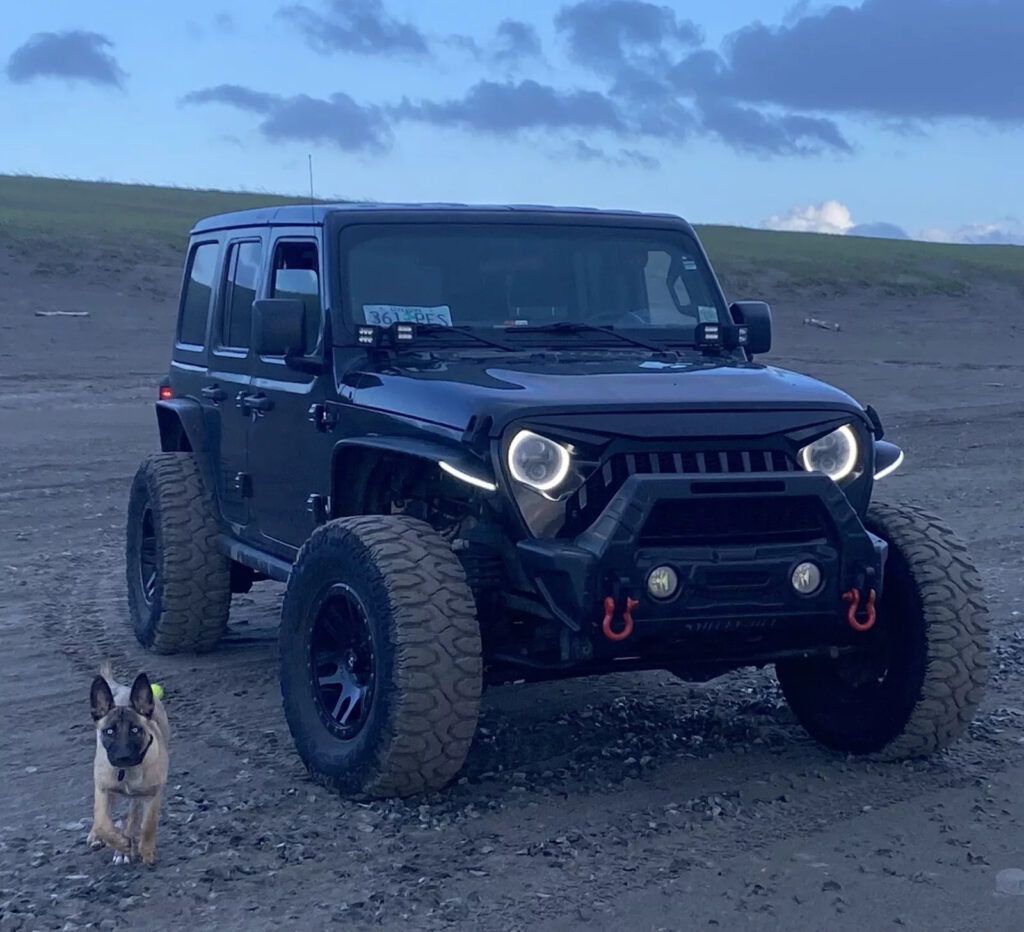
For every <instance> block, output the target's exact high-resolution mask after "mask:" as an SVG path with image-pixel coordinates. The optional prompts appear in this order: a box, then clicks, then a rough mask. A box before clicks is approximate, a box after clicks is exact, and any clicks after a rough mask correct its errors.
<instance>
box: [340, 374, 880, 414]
mask: <svg viewBox="0 0 1024 932" xmlns="http://www.w3.org/2000/svg"><path fill="white" fill-rule="evenodd" d="M346 382H347V386H346V388H345V390H344V394H345V395H346V396H347V397H348V398H349V399H350V400H351V401H353V402H355V403H356V404H358V405H360V406H365V407H367V408H371V409H375V410H377V411H385V412H396V413H397V412H400V413H401V414H402V415H403V416H404V417H410V418H414V419H417V420H420V421H425V422H431V423H434V424H438V425H443V426H445V427H449V428H453V429H456V430H464V429H465V428H466V427H467V425H468V424H469V422H470V419H471V418H472V417H473V416H474V415H477V416H484V415H489V416H490V417H492V418H493V419H494V421H495V423H496V425H497V426H499V427H500V426H501V425H502V424H503V423H507V422H508V421H509V420H512V419H513V418H520V417H535V416H550V415H559V414H586V413H593V414H601V413H608V414H610V413H619V414H630V413H632V414H637V415H639V414H643V413H645V412H662V413H663V412H666V411H679V412H684V411H690V412H693V411H701V410H703V411H709V410H712V409H714V410H719V411H726V410H733V411H735V410H750V409H755V408H761V409H764V408H768V409H774V410H790V411H815V412H818V413H821V412H823V411H829V412H833V413H835V412H843V413H853V414H856V415H858V416H860V417H863V416H864V415H863V409H862V408H861V406H860V405H859V404H857V402H856V401H854V399H853V398H851V397H850V396H849V395H848V394H846V393H845V392H843V391H840V390H839V389H837V388H834V387H833V386H831V385H828V384H826V383H824V382H820V381H818V380H817V379H812V378H809V377H808V376H805V375H800V374H798V373H795V372H790V371H788V370H785V369H777V368H774V367H769V366H762V365H757V364H752V363H733V362H725V363H721V364H714V363H711V362H709V361H706V360H700V361H695V362H677V363H664V362H658V361H654V360H651V359H649V358H648V359H643V358H637V357H629V356H617V355H615V356H609V357H608V358H605V359H601V360H599V361H593V360H581V361H578V362H572V361H569V362H558V363H552V362H551V361H538V360H535V359H530V358H529V357H525V358H522V359H508V360H506V359H500V358H499V359H496V360H488V361H486V362H483V361H477V362H474V361H471V360H464V359H453V360H443V361H438V360H433V361H431V362H424V363H422V364H410V365H406V366H404V367H402V368H400V369H391V370H389V371H386V372H379V371H378V372H369V371H363V372H360V373H358V374H356V375H355V377H351V376H350V377H349V378H348V379H346Z"/></svg>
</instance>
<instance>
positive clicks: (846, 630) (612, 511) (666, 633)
mask: <svg viewBox="0 0 1024 932" xmlns="http://www.w3.org/2000/svg"><path fill="white" fill-rule="evenodd" d="M517 548H518V553H519V557H520V560H521V565H522V567H523V569H524V571H525V572H526V574H527V575H528V576H529V577H530V578H531V579H532V581H533V583H534V585H535V587H536V590H537V592H538V594H539V595H540V597H541V598H542V599H543V600H544V602H545V603H546V605H547V608H548V610H549V611H550V612H551V614H552V615H553V616H554V617H555V618H557V619H559V620H560V621H561V622H562V623H563V624H564V625H565V626H566V627H567V628H568V629H569V630H570V631H571V632H574V633H576V634H578V635H580V636H582V637H584V638H590V637H593V638H594V643H596V644H597V645H599V647H600V649H601V652H604V653H617V654H622V653H623V652H624V651H625V652H629V651H632V650H635V649H636V648H637V647H638V646H640V645H644V646H646V647H647V648H648V649H654V650H658V649H660V648H664V650H665V651H666V652H667V653H672V654H677V653H678V651H679V648H680V646H681V645H683V644H685V643H691V644H692V643H694V642H697V641H701V640H704V641H707V640H709V639H711V640H717V641H718V642H719V643H718V644H717V645H716V649H718V648H720V647H721V643H720V642H721V636H722V635H727V636H728V637H729V638H731V639H735V640H737V642H739V641H741V640H744V639H746V640H749V639H750V638H751V637H753V638H756V639H759V640H762V641H763V640H765V639H766V638H767V639H770V640H771V641H772V642H773V644H774V646H775V648H776V649H778V650H785V649H800V648H803V647H807V646H820V645H822V644H836V645H844V644H848V643H850V642H851V638H854V639H855V632H854V631H853V630H852V629H851V628H850V626H849V625H848V624H847V608H848V606H847V603H846V602H844V601H843V593H844V592H847V591H849V590H850V589H853V588H857V589H859V590H860V591H862V592H867V591H868V590H869V589H874V590H875V591H876V593H877V595H879V596H880V595H881V589H882V577H883V568H884V565H885V559H886V554H887V547H886V544H885V542H884V541H883V540H881V539H880V538H878V537H876V536H874V535H872V534H870V533H869V532H868V531H867V530H866V529H865V528H864V525H863V524H862V523H861V520H860V518H859V516H858V515H857V512H856V511H855V510H854V509H853V507H852V506H851V505H850V502H849V501H848V500H847V498H846V496H845V495H844V494H843V492H842V490H841V489H840V488H839V487H838V486H837V485H836V484H835V483H834V482H832V481H831V480H830V479H829V478H828V477H827V476H824V475H819V474H814V473H800V474H794V473H770V474H762V475H761V476H759V477H757V478H748V477H744V478H737V477H736V476H734V475H723V476H708V475H703V476H694V477H686V476H659V475H634V476H631V477H630V478H629V479H628V480H626V482H625V483H624V484H623V485H622V487H621V488H620V489H619V491H618V492H617V493H616V495H615V496H614V497H613V498H612V500H611V501H610V502H609V504H608V506H607V507H606V508H605V509H604V511H603V512H602V513H601V515H600V516H599V517H598V518H597V520H596V521H595V522H594V523H593V524H592V525H591V526H590V528H588V529H587V530H586V531H585V532H583V533H582V534H580V535H579V537H577V538H576V539H575V540H572V541H569V540H527V541H522V542H520V543H519V544H518V545H517ZM805 560H809V561H813V562H814V563H816V564H817V565H818V566H819V567H820V568H821V570H822V574H823V584H822V586H821V588H820V589H819V590H818V591H817V592H816V593H814V594H812V595H800V594H798V593H797V592H795V591H794V589H793V587H792V585H791V583H790V578H791V574H792V571H793V569H794V567H795V566H796V565H797V564H798V563H801V562H803V561H805ZM666 564H667V565H669V566H671V567H672V568H673V569H674V570H675V571H676V573H677V574H678V576H679V579H680V581H681V586H680V588H679V591H678V592H677V594H676V595H675V597H673V598H672V599H669V600H665V601H662V600H659V599H655V598H653V597H652V596H651V595H650V594H649V593H648V592H647V585H646V582H647V576H648V574H649V572H650V571H651V569H653V568H654V567H656V566H661V565H666ZM608 598H610V599H612V600H613V604H614V605H615V607H616V609H615V610H616V613H617V614H618V613H621V611H622V610H623V608H624V606H626V605H627V604H629V603H627V600H635V606H634V607H632V609H631V618H632V621H633V623H634V627H633V633H632V635H631V636H630V637H629V638H628V639H624V640H623V641H622V642H621V643H617V644H613V643H610V642H609V641H608V640H607V639H602V638H601V637H600V636H599V635H600V632H601V626H602V620H603V618H604V616H605V614H606V612H605V606H606V599H608Z"/></svg>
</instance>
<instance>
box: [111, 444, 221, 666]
mask: <svg viewBox="0 0 1024 932" xmlns="http://www.w3.org/2000/svg"><path fill="white" fill-rule="evenodd" d="M218 533H219V529H218V527H217V521H216V518H215V517H214V514H213V510H212V508H211V505H210V501H209V498H208V496H207V494H206V490H205V488H204V486H203V482H202V478H201V477H200V475H199V468H198V467H197V466H196V463H195V459H194V458H193V454H191V453H156V454H153V455H152V456H149V457H147V458H146V459H145V460H143V462H142V465H140V466H139V469H138V471H137V472H136V474H135V480H134V481H133V482H132V489H131V495H130V497H129V500H128V527H127V537H126V547H125V564H126V573H127V580H126V581H127V584H128V610H129V613H130V615H131V620H132V626H133V628H134V629H135V636H136V638H138V641H139V643H140V644H141V645H142V646H143V647H146V648H149V649H151V650H153V651H156V652H157V653H160V654H176V653H184V652H194V653H202V652H205V651H209V650H212V649H213V648H214V647H215V646H216V645H217V642H218V641H219V640H220V639H221V637H222V636H223V634H224V631H225V629H226V628H227V624H228V611H229V608H230V605H231V571H230V561H229V560H228V558H227V557H225V556H223V555H222V554H220V553H219V552H218V551H217V548H216V541H217V535H218Z"/></svg>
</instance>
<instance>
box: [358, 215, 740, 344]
mask: <svg viewBox="0 0 1024 932" xmlns="http://www.w3.org/2000/svg"><path fill="white" fill-rule="evenodd" d="M343 235H344V236H345V237H346V241H345V248H343V250H342V255H343V256H345V263H346V264H345V268H344V270H343V279H344V281H345V282H346V285H347V289H348V307H349V308H350V310H351V313H352V316H353V318H354V319H355V321H356V322H357V323H373V324H380V325H384V326H387V325H389V324H391V323H393V322H394V321H396V320H414V321H420V322H423V323H436V324H442V325H446V326H453V325H454V326H460V325H463V326H465V325H468V326H475V327H498V328H506V327H507V328H514V327H517V326H538V325H544V324H551V323H557V322H560V321H578V322H580V323H587V324H599V325H601V324H611V325H613V326H615V327H616V328H622V329H633V328H647V327H664V328H673V329H675V330H678V331H679V333H678V334H673V336H674V337H675V338H677V339H681V340H685V339H689V338H692V334H693V330H694V327H695V326H696V324H697V323H699V322H715V321H718V322H724V321H726V320H727V318H726V315H725V307H724V305H723V303H722V299H721V297H720V295H719V294H718V292H717V289H716V288H715V285H714V280H713V278H712V276H711V272H710V269H709V268H708V267H707V264H706V262H705V261H704V259H703V257H702V256H701V254H700V250H699V248H698V246H697V243H696V242H695V241H694V240H693V238H692V237H690V236H689V235H687V234H686V233H685V232H683V231H675V230H663V231H659V230H645V229H628V228H615V227H595V226H583V225H581V226H576V227H574V226H561V225H559V226H554V225H551V226H546V225H543V224H530V225H526V224H522V225H519V224H515V225H512V224H508V225H497V224H468V223H461V224H416V225H413V224H408V225H404V224H401V225H400V224H394V225H373V226H367V227H362V228H350V230H349V231H347V232H346V233H344V234H343Z"/></svg>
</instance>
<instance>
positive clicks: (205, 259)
mask: <svg viewBox="0 0 1024 932" xmlns="http://www.w3.org/2000/svg"><path fill="white" fill-rule="evenodd" d="M219 249H220V246H219V245H218V244H217V243H201V244H200V245H198V246H196V248H195V249H193V250H192V257H191V258H190V260H189V265H188V277H187V278H186V279H185V293H184V294H183V295H182V298H181V316H180V323H179V326H178V341H179V342H180V343H190V344H194V345H195V346H203V345H204V344H205V343H206V318H207V315H208V314H209V313H210V296H211V295H212V294H213V282H214V280H215V278H216V275H217V254H218V251H219Z"/></svg>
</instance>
